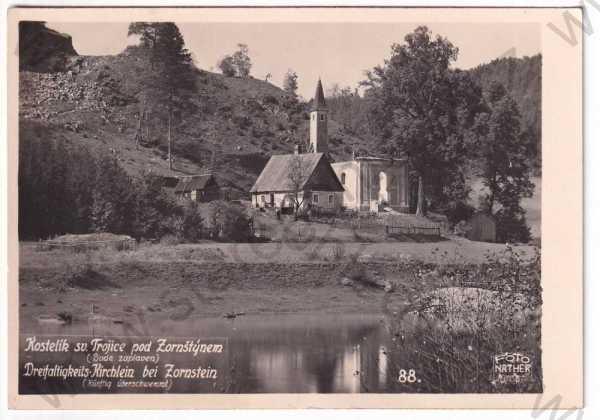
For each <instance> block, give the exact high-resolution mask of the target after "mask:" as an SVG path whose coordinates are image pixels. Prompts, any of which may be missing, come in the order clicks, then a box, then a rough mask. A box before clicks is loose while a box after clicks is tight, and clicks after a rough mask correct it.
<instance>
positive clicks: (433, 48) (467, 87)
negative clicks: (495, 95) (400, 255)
mask: <svg viewBox="0 0 600 420" xmlns="http://www.w3.org/2000/svg"><path fill="white" fill-rule="evenodd" d="M404 41H405V43H404V44H394V45H392V51H391V57H390V58H389V59H387V60H385V62H384V65H383V66H377V67H375V68H374V69H373V70H372V71H369V72H367V80H365V81H364V82H363V83H362V84H363V85H364V86H366V87H367V92H366V96H367V97H368V98H369V103H370V104H371V113H372V114H373V118H372V121H374V122H375V123H376V124H377V125H378V126H380V127H381V129H380V130H379V131H380V133H381V137H382V138H383V139H384V140H385V143H386V144H385V149H386V150H387V151H388V152H389V153H390V154H392V155H394V154H395V155H402V156H406V157H407V158H408V160H409V164H410V166H411V168H412V169H413V171H414V173H415V175H416V177H417V179H418V199H417V208H416V214H417V215H423V214H424V212H425V199H426V194H427V198H429V199H430V200H435V201H437V202H438V203H441V204H443V203H447V202H448V201H451V200H462V199H464V198H465V197H466V195H467V190H466V186H465V181H464V178H463V176H462V172H461V171H460V170H459V169H460V168H461V166H462V165H463V164H464V161H465V158H466V156H467V152H468V149H467V144H466V138H465V134H466V133H467V129H468V127H470V126H471V125H472V124H473V121H474V118H475V115H476V114H477V112H478V111H479V108H480V107H481V92H480V90H478V88H477V86H475V85H474V83H473V82H472V81H471V80H470V78H469V77H468V75H467V74H465V73H463V72H460V71H454V70H451V69H450V65H451V63H452V62H454V61H455V60H456V58H457V56H458V48H456V47H454V45H452V43H451V42H450V41H448V39H446V38H442V37H441V36H439V35H438V36H437V37H435V38H433V37H432V34H431V31H429V29H428V28H427V27H425V26H420V27H418V28H416V29H415V31H414V32H412V33H410V34H408V35H406V37H405V38H404Z"/></svg>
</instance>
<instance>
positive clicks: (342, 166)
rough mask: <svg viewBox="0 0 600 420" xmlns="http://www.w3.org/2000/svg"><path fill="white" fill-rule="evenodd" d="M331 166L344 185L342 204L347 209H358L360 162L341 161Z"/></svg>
mask: <svg viewBox="0 0 600 420" xmlns="http://www.w3.org/2000/svg"><path fill="white" fill-rule="evenodd" d="M331 167H332V168H333V170H334V172H335V174H336V175H337V177H338V179H339V180H340V182H341V183H342V186H343V187H344V192H343V195H342V201H343V204H342V205H343V206H344V207H346V208H347V209H358V207H359V205H360V201H359V199H360V183H359V180H360V179H359V173H360V164H359V162H357V161H349V162H339V163H334V164H332V165H331Z"/></svg>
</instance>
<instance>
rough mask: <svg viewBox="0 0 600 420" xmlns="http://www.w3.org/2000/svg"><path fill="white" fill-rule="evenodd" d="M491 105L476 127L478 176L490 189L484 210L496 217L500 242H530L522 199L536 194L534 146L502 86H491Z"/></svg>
mask: <svg viewBox="0 0 600 420" xmlns="http://www.w3.org/2000/svg"><path fill="white" fill-rule="evenodd" d="M487 106H488V108H487V110H486V112H483V113H481V114H480V115H478V116H477V118H476V122H475V125H474V127H473V131H474V133H475V135H476V141H477V147H476V148H475V150H476V151H477V154H478V158H479V162H480V165H479V167H478V169H477V174H478V175H479V176H481V177H482V179H483V183H484V185H485V186H486V187H487V192H486V193H485V194H484V196H483V197H482V198H481V207H482V209H483V210H484V211H486V212H487V213H489V214H495V215H496V219H497V224H498V225H499V235H498V236H499V239H500V240H502V241H506V240H517V238H518V240H527V239H528V237H529V234H528V233H526V232H528V231H526V229H525V228H526V225H525V223H524V222H525V217H524V214H525V212H524V211H523V209H522V208H521V206H520V200H521V198H523V197H531V195H532V194H533V188H534V185H533V183H532V182H531V180H530V174H531V161H532V160H533V158H534V155H535V150H533V149H532V148H531V147H530V145H531V143H532V142H531V141H530V139H529V138H528V132H527V131H525V132H522V131H521V124H520V121H521V115H520V113H519V109H518V107H517V104H516V102H515V101H514V100H513V98H511V97H510V95H508V93H507V92H506V89H505V88H504V86H503V85H502V84H500V83H493V84H492V85H491V86H490V88H489V90H488V92H487Z"/></svg>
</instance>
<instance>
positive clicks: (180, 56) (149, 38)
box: [128, 22, 196, 169]
mask: <svg viewBox="0 0 600 420" xmlns="http://www.w3.org/2000/svg"><path fill="white" fill-rule="evenodd" d="M128 35H138V36H139V37H140V44H139V46H140V48H141V49H142V51H143V52H145V53H146V56H147V58H148V60H149V63H150V69H151V71H149V72H147V73H144V76H143V79H142V96H143V97H142V100H141V101H140V102H141V104H142V109H141V110H140V116H143V115H144V113H145V112H146V109H145V108H146V107H151V108H154V109H158V110H160V111H162V112H164V113H165V114H166V120H167V148H168V161H169V169H173V156H172V150H173V132H172V131H173V116H174V114H175V113H176V111H180V110H181V108H183V107H185V105H186V103H187V104H189V98H190V94H191V93H192V92H193V91H195V89H196V85H195V71H194V66H193V63H192V56H191V54H190V52H189V51H188V50H187V49H186V48H185V43H184V40H183V36H182V35H181V33H180V32H179V28H178V27H177V25H175V24H174V23H172V22H133V23H131V24H130V25H129V32H128ZM140 118H141V117H140ZM141 121H142V120H141V119H140V123H141ZM140 129H141V127H140Z"/></svg>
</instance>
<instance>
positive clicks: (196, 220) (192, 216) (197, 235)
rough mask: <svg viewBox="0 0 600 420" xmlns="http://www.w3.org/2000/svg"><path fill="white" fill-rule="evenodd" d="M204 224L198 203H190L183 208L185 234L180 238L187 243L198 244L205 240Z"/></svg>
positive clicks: (182, 224)
mask: <svg viewBox="0 0 600 420" xmlns="http://www.w3.org/2000/svg"><path fill="white" fill-rule="evenodd" d="M203 222H204V220H203V219H202V215H201V214H200V209H199V207H198V203H196V202H195V201H188V202H187V203H185V205H184V206H183V216H182V221H181V227H182V230H183V232H182V233H181V236H180V237H181V238H183V239H185V241H186V242H198V241H199V240H200V239H202V238H203V231H204V223H203Z"/></svg>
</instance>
